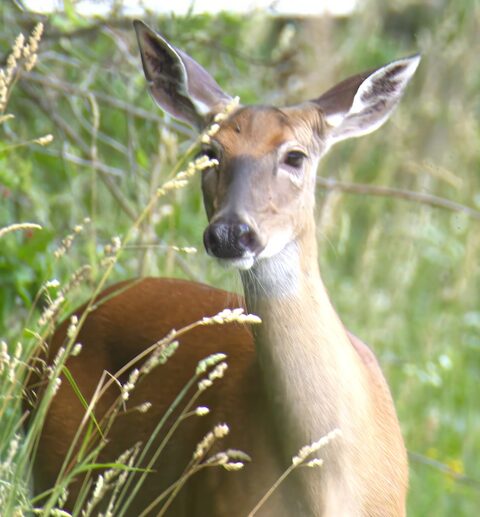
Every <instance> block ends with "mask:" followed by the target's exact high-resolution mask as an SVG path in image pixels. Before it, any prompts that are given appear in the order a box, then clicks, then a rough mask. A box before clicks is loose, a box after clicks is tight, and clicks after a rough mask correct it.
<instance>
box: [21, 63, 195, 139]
mask: <svg viewBox="0 0 480 517" xmlns="http://www.w3.org/2000/svg"><path fill="white" fill-rule="evenodd" d="M22 78H25V79H26V80H27V81H30V82H33V83H37V84H41V85H42V86H46V87H48V88H52V89H54V90H57V91H61V92H64V93H68V94H70V95H78V96H79V97H85V98H88V97H90V96H91V95H93V96H94V97H95V98H96V99H97V100H98V101H100V102H103V103H104V104H107V105H108V106H111V107H113V108H118V109H120V110H122V111H124V112H125V113H128V114H129V115H132V116H134V117H136V118H141V119H144V120H151V121H152V122H157V123H158V124H163V125H165V126H168V127H170V128H172V129H175V131H178V132H179V133H182V134H184V135H185V136H187V137H189V138H191V137H192V136H193V134H194V133H193V131H191V130H190V129H188V128H187V127H186V126H184V125H182V124H179V123H177V122H175V121H171V122H168V123H167V122H166V121H165V119H163V118H162V117H160V116H159V115H157V114H155V113H152V112H150V111H147V110H145V109H142V108H138V107H136V106H134V105H133V104H130V103H128V102H125V101H122V100H120V99H117V98H116V97H112V96H111V95H108V94H106V93H103V92H97V91H94V90H88V89H85V88H80V87H78V86H75V85H74V84H71V83H67V82H65V81H60V80H59V79H55V78H53V77H46V76H44V75H42V74H38V73H36V72H30V73H28V74H23V76H22Z"/></svg>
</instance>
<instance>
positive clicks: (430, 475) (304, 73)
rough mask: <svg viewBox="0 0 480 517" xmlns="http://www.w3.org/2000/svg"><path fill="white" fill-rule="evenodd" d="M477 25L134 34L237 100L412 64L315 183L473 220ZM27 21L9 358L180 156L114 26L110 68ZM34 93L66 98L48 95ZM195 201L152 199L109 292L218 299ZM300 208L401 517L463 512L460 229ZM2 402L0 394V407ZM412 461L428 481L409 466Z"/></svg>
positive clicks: (217, 280)
mask: <svg viewBox="0 0 480 517" xmlns="http://www.w3.org/2000/svg"><path fill="white" fill-rule="evenodd" d="M0 18H1V21H2V22H3V23H2V32H1V33H0V49H1V51H0V52H1V54H2V55H6V54H7V53H8V51H9V49H10V47H11V44H12V42H13V41H14V39H15V36H16V34H17V33H18V32H20V30H21V29H22V28H21V27H20V16H19V13H18V12H16V11H15V9H14V8H13V7H12V6H10V5H9V4H2V7H0ZM479 19H480V8H479V6H478V5H477V3H475V2H458V3H453V2H445V3H444V5H441V6H438V7H436V8H435V7H428V6H427V5H417V4H414V3H411V2H396V3H395V8H394V7H390V8H387V7H386V4H385V3H383V2H373V1H372V2H369V3H368V4H367V5H366V6H365V7H364V8H363V9H362V10H360V11H359V12H357V13H356V14H355V15H354V16H352V17H351V18H349V19H344V20H330V21H326V20H317V21H315V22H314V21H309V22H302V21H299V20H297V21H295V22H292V23H291V24H290V26H288V27H287V24H286V23H285V22H284V21H282V20H276V21H274V22H273V21H268V20H265V18H263V17H262V16H259V15H257V16H253V17H249V18H242V19H239V18H237V17H235V16H232V15H225V16H222V17H220V18H217V19H213V18H211V17H209V16H200V17H193V18H187V19H182V18H179V19H175V20H171V19H168V20H167V19H163V20H150V22H151V25H152V26H155V27H158V28H159V29H160V30H162V31H163V32H164V33H165V34H166V35H167V36H168V37H170V38H171V39H172V40H173V41H175V43H176V44H177V45H178V46H179V47H181V48H185V49H186V50H187V51H188V52H189V53H190V54H191V55H193V56H194V57H195V58H196V59H198V60H199V61H200V62H201V63H202V64H204V65H205V66H206V68H208V69H209V70H211V71H212V72H213V73H214V75H215V76H216V77H217V79H218V81H219V82H220V84H222V86H224V87H225V89H226V90H227V91H229V92H231V93H234V94H239V95H240V96H241V98H242V101H244V102H253V101H255V100H259V101H262V100H264V101H266V102H270V101H272V100H274V101H275V102H278V103H281V102H282V100H283V99H285V100H288V101H289V102H290V101H292V102H294V101H297V100H301V99H304V98H312V97H314V96H316V95H318V94H320V93H321V92H322V90H324V89H325V88H327V87H329V86H331V85H332V84H333V83H334V82H335V81H338V80H340V79H343V78H344V77H345V76H346V75H348V74H350V73H355V72H357V71H361V70H363V69H366V68H369V67H374V66H378V65H380V64H382V63H384V62H387V61H389V60H392V59H395V58H398V57H401V56H404V55H409V54H412V53H414V52H417V51H420V52H422V56H423V58H422V63H421V65H420V68H419V71H418V73H417V75H416V76H415V78H414V80H413V81H412V84H411V86H409V88H408V91H407V93H406V95H405V98H404V99H403V101H402V103H401V105H400V106H399V109H398V111H397V112H396V113H395V115H394V116H393V118H392V120H391V121H390V122H389V123H388V124H387V125H386V126H385V127H383V128H382V129H381V130H380V131H378V132H377V133H375V134H372V135H370V136H367V137H364V138H362V139H359V140H356V141H352V142H348V143H344V144H340V145H339V146H338V147H337V148H335V149H333V150H332V151H331V153H330V155H329V156H328V157H327V158H326V159H325V160H324V161H323V163H322V165H321V169H320V171H319V174H321V175H322V176H324V177H333V178H335V179H338V180H341V181H344V182H357V183H365V184H373V185H386V186H395V187H398V188H402V189H408V190H412V191H418V192H424V193H430V194H434V195H437V196H441V197H445V198H448V199H451V200H453V201H456V202H458V203H461V204H464V205H467V206H470V207H473V208H476V209H480V146H479V144H478V143H479V142H480V126H479V120H480V117H479V115H480V65H479V64H478V48H479V45H480V36H479V34H480V30H479V29H480V28H479V27H478V20H479ZM47 21H48V26H47V36H46V37H45V38H44V41H43V42H42V44H41V48H40V59H39V63H38V66H37V68H36V72H37V74H38V75H37V76H35V77H32V78H31V79H28V78H24V79H22V80H21V81H19V82H18V83H17V84H16V86H15V88H14V89H13V91H12V95H11V98H10V101H9V106H8V110H7V112H9V113H13V114H14V115H15V117H16V118H15V119H14V120H10V121H8V122H6V123H3V124H2V126H1V127H0V143H1V145H0V149H3V148H4V147H5V146H7V145H10V144H12V143H15V142H21V141H26V140H30V139H32V138H36V137H38V136H41V135H43V134H47V133H52V134H54V136H55V141H54V143H53V144H51V145H50V146H48V147H45V148H43V147H38V146H32V145H29V146H27V147H22V148H19V149H16V150H12V151H0V227H2V226H6V225H7V224H10V223H13V222H23V221H30V222H36V223H39V224H41V225H42V226H43V230H41V231H33V232H15V233H12V234H9V235H8V236H5V237H4V238H2V239H1V240H0V285H1V291H0V339H3V340H5V342H7V343H8V346H9V351H10V353H12V354H13V351H14V350H15V347H16V343H17V341H21V342H22V343H23V344H24V350H28V346H29V343H33V342H34V341H35V340H34V339H33V338H32V337H31V336H30V335H29V334H26V333H25V331H24V330H23V329H24V328H25V327H26V326H29V327H30V328H31V322H32V321H35V318H38V311H37V312H35V313H34V316H35V318H34V319H33V320H32V319H30V320H29V321H30V323H28V325H27V323H26V322H27V314H28V312H29V311H30V309H31V307H32V305H33V301H34V299H35V296H36V293H37V291H38V290H39V288H40V286H41V285H42V284H43V283H44V282H45V281H46V280H48V279H51V278H58V279H59V280H60V281H61V283H62V284H64V283H66V282H67V281H68V279H69V278H71V277H72V275H73V274H74V272H75V271H76V270H77V269H78V268H79V267H81V266H82V265H84V264H89V265H90V266H91V268H92V272H91V275H90V277H89V280H88V281H84V282H82V283H81V285H80V286H79V288H78V289H77V290H76V291H75V292H73V293H72V295H71V296H70V297H69V299H68V300H67V302H66V304H65V307H64V309H63V310H62V314H65V313H66V312H67V311H68V310H70V309H72V308H73V307H74V306H76V305H78V304H79V303H80V302H81V301H84V300H85V299H87V298H88V296H89V295H90V294H91V292H92V290H93V289H94V286H95V285H96V284H97V283H98V281H99V279H100V277H101V275H102V274H103V271H104V269H103V268H102V265H101V259H102V254H101V248H102V247H103V246H104V245H105V244H107V243H108V242H110V240H111V237H112V236H114V235H120V236H124V235H125V234H126V232H127V231H128V228H130V227H131V225H132V217H131V215H132V214H130V215H129V210H130V212H132V213H133V214H139V213H141V211H142V210H143V208H144V207H145V206H146V204H147V202H148V199H149V198H150V195H151V193H152V192H154V191H155V190H156V188H157V187H158V186H159V185H160V184H161V183H163V181H165V179H166V178H167V177H168V175H169V174H170V171H171V169H172V166H173V165H174V163H175V162H176V161H177V159H178V158H179V157H181V156H182V155H183V153H184V151H185V149H186V148H187V147H188V142H189V136H188V135H185V134H182V133H180V134H179V135H178V136H177V133H176V132H175V129H174V128H172V127H171V125H170V124H169V123H167V124H165V125H163V126H162V128H161V129H160V130H159V129H158V127H159V126H158V121H155V120H154V116H156V115H157V114H158V116H159V117H161V115H160V113H159V112H158V111H155V109H154V107H153V103H152V101H151V99H150V98H149V97H148V95H147V94H146V93H145V86H144V79H143V77H142V75H141V73H140V69H139V59H138V55H137V50H136V47H135V41H134V38H133V31H132V29H131V27H130V23H129V21H126V20H123V19H121V18H112V19H111V20H110V23H111V24H112V25H113V26H115V27H117V28H116V29H115V30H116V31H118V34H119V35H120V36H119V37H120V38H121V41H122V44H124V45H126V46H127V48H128V49H129V52H130V54H128V53H126V52H125V51H124V47H122V46H121V45H120V44H119V42H118V40H115V38H112V37H111V36H110V35H108V33H105V32H101V31H98V30H96V31H91V32H89V33H88V34H89V35H88V37H87V36H85V35H82V34H81V33H80V35H76V36H71V37H68V38H60V37H59V36H58V34H59V32H62V31H77V30H78V29H79V28H81V27H85V26H90V25H91V24H92V23H93V22H91V21H89V20H83V19H81V18H79V17H75V16H72V15H70V16H65V15H63V14H58V15H55V16H52V17H49V19H48V20H47ZM291 29H293V30H294V32H293V39H292V40H291V42H290V44H286V46H283V47H282V46H280V45H278V41H280V40H282V38H281V34H282V31H285V30H291ZM23 30H24V32H25V28H23ZM283 34H284V35H285V32H283ZM283 41H284V40H283ZM312 43H314V44H315V45H314V46H313V47H312ZM253 58H255V59H253ZM52 80H57V81H62V82H63V83H68V84H69V85H71V86H72V87H75V88H76V90H75V91H73V93H72V91H70V92H66V91H64V90H62V88H63V87H62V86H58V85H57V86H56V87H52V85H51V81H52ZM42 81H43V82H42ZM46 81H47V82H49V83H48V84H46ZM280 86H281V87H280ZM85 92H87V93H88V92H97V93H99V94H102V95H104V97H102V96H101V95H99V96H88V94H87V93H85ZM105 96H108V98H105ZM112 99H118V100H121V101H122V102H124V103H125V105H126V109H122V108H120V107H118V106H114V105H112ZM133 108H142V109H143V110H145V111H146V112H147V114H145V113H143V114H138V113H136V114H135V113H134V112H133ZM97 114H98V115H97ZM62 121H63V123H64V124H63V125H62ZM72 129H73V131H74V132H73V133H72V132H71V131H70V132H69V130H72ZM95 135H96V136H95ZM112 141H113V142H112ZM62 153H63V154H62ZM73 158H74V159H77V162H78V158H80V159H82V160H86V161H88V162H89V163H88V164H87V165H85V164H84V165H79V164H78V163H75V162H74V161H73ZM95 160H97V161H98V162H100V163H101V164H104V165H108V166H109V167H111V168H115V172H116V175H111V174H110V175H109V176H108V178H109V180H110V182H112V181H113V183H114V185H115V186H116V187H117V189H118V191H119V192H120V194H121V197H122V201H123V205H122V204H121V203H120V202H119V200H118V199H116V198H115V197H114V196H113V195H112V190H111V187H110V188H109V187H108V186H107V184H106V182H105V180H104V179H102V172H101V170H100V169H99V167H98V166H95V164H94V162H95ZM199 192H200V189H199V184H198V179H195V180H194V181H192V184H191V185H190V186H189V188H188V189H186V190H182V191H178V192H175V193H174V194H172V195H169V196H168V197H167V198H165V200H164V201H163V202H162V203H161V204H160V205H159V206H158V207H157V208H156V209H155V210H154V211H153V212H152V214H150V215H149V216H148V217H147V218H146V220H145V222H144V223H143V224H142V226H141V231H140V232H138V234H137V235H136V236H135V238H134V240H133V241H132V242H131V246H132V247H129V248H127V249H126V250H125V251H124V252H123V254H122V256H121V260H120V261H119V262H118V263H117V264H116V266H115V268H114V270H113V272H112V274H111V276H110V279H109V282H113V281H115V280H120V279H125V278H130V277H132V276H136V275H138V274H148V275H165V276H181V277H192V276H193V277H195V278H198V279H201V280H202V281H206V282H209V283H212V284H214V285H221V286H224V287H226V288H230V289H232V288H233V289H235V288H237V289H238V288H239V285H240V284H239V282H238V280H235V279H233V278H232V273H231V272H225V271H223V270H219V269H218V268H217V267H216V265H215V264H213V263H212V261H210V259H208V257H206V256H205V254H204V253H203V251H202V242H201V236H202V232H203V228H204V226H205V222H206V219H205V216H204V214H203V208H202V204H201V198H200V193H199ZM318 204H319V216H318V221H319V249H320V262H321V270H322V272H323V276H324V280H325V282H326V284H327V287H328V289H329V292H330V294H331V297H332V299H333V301H334V303H335V306H336V307H337V309H338V312H339V314H340V315H341V317H342V319H343V321H344V322H345V323H346V324H347V326H348V327H349V328H350V329H351V330H352V331H353V332H354V333H356V334H357V335H359V336H360V337H362V339H363V340H365V341H366V342H368V343H369V344H370V345H371V346H372V348H373V349H374V351H375V352H376V354H377V356H378V357H379V359H380V361H381V363H382V366H383V369H384V372H385V374H386V377H387V379H388V381H389V384H390V386H391V388H392V392H393V395H394V398H395V403H396V407H397V411H398V414H399V419H400V421H401V425H402V429H403V432H404V436H405V439H406V443H407V447H408V449H409V450H410V451H412V452H414V453H417V454H418V455H420V456H421V457H423V458H424V459H423V460H422V459H420V460H419V459H418V456H416V459H412V461H411V463H410V471H411V480H410V485H411V487H410V493H409V515H412V516H419V517H420V516H421V517H423V516H425V515H432V516H441V515H445V516H448V515H451V514H452V513H455V515H458V516H470V515H476V513H477V511H478V508H479V505H480V463H479V462H478V458H479V457H480V440H479V439H478V429H480V412H479V410H478V401H477V392H478V382H477V379H478V378H479V375H480V289H479V287H480V283H479V278H480V261H479V260H478V257H479V256H480V222H479V221H478V220H475V219H473V218H469V217H467V216H465V215H464V214H461V213H454V212H450V211H447V210H442V209H438V208H433V207H431V206H428V205H425V204H420V203H418V202H417V203H415V202H409V201H404V200H400V199H396V198H392V197H388V198H386V197H373V196H368V195H353V194H346V193H339V192H326V191H325V190H323V189H321V188H319V192H318ZM85 217H90V218H91V220H92V222H91V224H89V225H87V226H86V228H85V230H84V231H83V232H82V233H80V234H79V235H78V236H77V238H76V240H75V242H74V245H73V246H72V248H71V249H70V251H69V252H68V254H67V255H66V256H65V257H64V258H63V259H61V260H57V259H55V258H54V256H53V250H54V249H55V248H56V247H57V246H58V244H59V242H60V241H61V239H62V238H63V237H64V236H65V235H67V234H68V233H70V232H71V230H72V228H73V227H74V226H75V225H76V224H79V223H81V222H82V221H83V219H84V218H85ZM157 244H161V246H156V245H157ZM171 244H175V245H178V246H187V245H193V246H196V247H197V248H198V249H199V253H198V254H197V255H195V256H190V255H186V256H183V255H182V256H181V259H178V258H177V254H176V253H175V252H174V251H172V250H171V248H168V247H167V246H166V245H171ZM3 375H6V374H5V373H3ZM2 379H3V378H2ZM6 385H7V384H6V383H5V382H2V388H1V390H2V397H3V398H2V399H1V400H2V401H4V400H6V399H5V398H4V397H5V395H6V394H5V393H4V389H5V388H4V386H6ZM15 389H16V391H15V397H14V398H13V399H12V403H11V404H10V405H4V406H2V407H3V408H4V410H3V412H2V413H1V415H2V422H3V418H4V416H5V417H7V418H8V422H9V424H8V426H4V425H3V424H2V434H1V436H0V438H2V440H1V443H2V447H1V448H0V454H1V458H2V459H1V461H2V466H5V465H6V458H8V455H9V454H10V453H11V449H9V447H10V444H11V443H12V437H13V436H14V435H15V434H16V433H17V434H18V428H16V427H15V425H17V424H18V416H19V406H18V402H19V397H20V394H21V391H20V390H19V386H18V385H17V386H16V388H15ZM2 404H3V402H2ZM192 446H193V444H192ZM19 447H20V449H21V444H20V446H19ZM9 451H10V452H9ZM18 454H19V453H16V455H15V457H14V459H15V458H18V457H19V456H18ZM429 459H430V460H434V462H438V463H440V464H441V466H439V465H438V464H437V463H435V464H434V466H432V465H429V464H428V460H429ZM23 468H25V466H23ZM9 469H10V470H9ZM9 469H3V470H1V471H0V472H1V477H2V479H3V480H8V481H9V482H10V481H12V482H13V483H19V484H20V481H19V480H20V479H22V476H21V475H20V474H19V472H22V473H23V472H26V471H20V470H17V471H15V462H13V463H11V464H10V466H9ZM12 469H13V470H12ZM446 469H450V471H451V473H450V474H449V473H448V472H447V471H446ZM25 488H26V487H25V486H24V487H23V488H22V487H19V489H18V492H17V495H16V497H18V498H19V499H21V497H22V495H21V494H25V493H26V492H25ZM22 490H23V491H22Z"/></svg>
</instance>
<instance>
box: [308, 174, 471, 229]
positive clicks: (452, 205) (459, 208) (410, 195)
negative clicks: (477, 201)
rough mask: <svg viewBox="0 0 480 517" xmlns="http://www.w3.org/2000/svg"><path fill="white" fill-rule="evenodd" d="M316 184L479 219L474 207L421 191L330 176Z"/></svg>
mask: <svg viewBox="0 0 480 517" xmlns="http://www.w3.org/2000/svg"><path fill="white" fill-rule="evenodd" d="M317 185H318V186H319V187H320V188H323V189H325V190H339V191H340V192H347V193H348V194H359V195H366V196H377V197H393V198H397V199H404V200H406V201H412V202H414V203H421V204H424V205H429V206H433V207H435V208H443V209H445V210H450V211H452V212H462V213H464V214H466V215H468V216H469V217H471V218H472V219H477V220H480V211H478V210H475V209H474V208H471V207H469V206H466V205H462V204H460V203H456V202H455V201H451V200H450V199H446V198H443V197H439V196H434V195H432V194H425V193H423V192H414V191H411V190H404V189H399V188H395V187H383V186H380V185H365V184H363V183H347V182H343V181H337V180H334V179H331V178H317Z"/></svg>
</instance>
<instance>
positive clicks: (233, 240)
mask: <svg viewBox="0 0 480 517" xmlns="http://www.w3.org/2000/svg"><path fill="white" fill-rule="evenodd" d="M203 243H204V244H205V249H206V250H207V252H208V253H209V255H213V256H214V257H217V258H222V259H235V258H242V257H244V256H245V253H247V252H252V253H253V252H255V250H256V249H257V248H258V247H259V246H258V238H257V235H256V233H255V231H254V230H253V229H252V227H251V226H249V225H248V224H246V223H243V222H239V221H235V222H229V221H217V222H215V223H212V224H210V225H208V226H207V229H206V230H205V232H204V234H203Z"/></svg>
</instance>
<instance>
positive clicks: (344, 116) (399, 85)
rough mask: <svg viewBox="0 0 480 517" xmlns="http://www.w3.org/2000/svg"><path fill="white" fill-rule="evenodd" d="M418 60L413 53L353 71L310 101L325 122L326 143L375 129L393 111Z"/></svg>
mask: <svg viewBox="0 0 480 517" xmlns="http://www.w3.org/2000/svg"><path fill="white" fill-rule="evenodd" d="M419 62H420V56H419V55H416V56H412V57H408V58H405V59H399V60H398V61H394V62H393V63H389V64H388V65H385V66H382V67H381V68H378V69H377V70H373V71H368V72H364V73H363V74H359V75H355V76H353V77H350V78H348V79H346V80H345V81H343V82H341V83H340V84H337V85H336V86H334V87H333V88H331V89H330V90H328V91H327V92H326V93H324V94H323V95H322V96H321V97H319V98H318V99H315V100H314V101H312V102H313V103H314V104H316V105H317V106H319V107H320V108H321V109H322V112H323V114H324V117H325V121H326V122H327V125H328V128H327V131H326V142H327V144H328V145H329V146H330V145H333V144H334V143H336V142H339V141H340V140H345V139H346V138H352V137H357V136H362V135H366V134H367V133H371V132H372V131H375V129H378V128H379V127H380V126H381V125H382V124H383V123H384V122H385V121H386V120H387V119H388V118H389V116H390V115H391V114H392V112H393V110H394V108H395V106H396V105H397V104H398V101H399V100H400V98H401V97H402V94H403V92H404V90H405V87H406V86H407V84H408V82H409V81H410V79H411V78H412V76H413V74H414V73H415V70H416V69H417V67H418V64H419Z"/></svg>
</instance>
